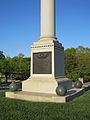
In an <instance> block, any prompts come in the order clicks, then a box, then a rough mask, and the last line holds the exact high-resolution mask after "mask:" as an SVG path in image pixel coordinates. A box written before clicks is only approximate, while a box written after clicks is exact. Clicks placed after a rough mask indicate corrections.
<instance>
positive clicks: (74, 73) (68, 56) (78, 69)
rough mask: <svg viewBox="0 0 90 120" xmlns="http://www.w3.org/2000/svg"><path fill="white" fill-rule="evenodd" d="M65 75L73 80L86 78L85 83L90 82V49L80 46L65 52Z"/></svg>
mask: <svg viewBox="0 0 90 120" xmlns="http://www.w3.org/2000/svg"><path fill="white" fill-rule="evenodd" d="M65 73H66V76H67V77H68V78H70V79H72V80H76V79H78V77H79V76H80V75H82V76H84V81H90V48H85V47H83V46H78V47H77V48H68V49H66V50H65Z"/></svg>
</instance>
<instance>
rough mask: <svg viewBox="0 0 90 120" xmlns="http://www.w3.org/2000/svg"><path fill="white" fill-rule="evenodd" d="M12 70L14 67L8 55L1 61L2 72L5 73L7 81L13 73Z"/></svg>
mask: <svg viewBox="0 0 90 120" xmlns="http://www.w3.org/2000/svg"><path fill="white" fill-rule="evenodd" d="M12 71H13V67H12V64H11V58H10V57H6V58H5V59H4V60H3V61H2V63H1V73H2V74H3V75H5V78H6V82H7V80H8V77H10V75H11V74H12Z"/></svg>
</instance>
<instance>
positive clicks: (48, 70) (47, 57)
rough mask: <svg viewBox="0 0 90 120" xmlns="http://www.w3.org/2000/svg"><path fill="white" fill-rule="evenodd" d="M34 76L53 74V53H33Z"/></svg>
mask: <svg viewBox="0 0 90 120" xmlns="http://www.w3.org/2000/svg"><path fill="white" fill-rule="evenodd" d="M33 74H52V53H51V52H39V53H33Z"/></svg>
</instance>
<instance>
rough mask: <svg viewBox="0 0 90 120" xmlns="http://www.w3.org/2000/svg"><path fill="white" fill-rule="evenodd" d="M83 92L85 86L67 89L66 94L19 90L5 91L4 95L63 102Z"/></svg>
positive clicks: (30, 99)
mask: <svg viewBox="0 0 90 120" xmlns="http://www.w3.org/2000/svg"><path fill="white" fill-rule="evenodd" d="M84 92H85V88H82V89H75V88H73V89H71V90H68V92H67V94H66V96H57V95H56V94H48V93H37V92H26V91H19V92H6V97H8V98H15V99H21V100H26V101H34V102H55V103H65V102H69V101H71V100H72V99H74V98H75V97H77V96H80V95H82V94H83V93H84Z"/></svg>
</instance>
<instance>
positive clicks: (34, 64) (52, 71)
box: [22, 0, 72, 94]
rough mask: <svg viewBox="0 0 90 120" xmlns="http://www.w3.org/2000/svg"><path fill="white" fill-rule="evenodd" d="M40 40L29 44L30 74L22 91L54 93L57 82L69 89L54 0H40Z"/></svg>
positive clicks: (23, 83)
mask: <svg viewBox="0 0 90 120" xmlns="http://www.w3.org/2000/svg"><path fill="white" fill-rule="evenodd" d="M40 21H41V25H40V27H41V28H40V40H39V41H38V42H35V43H34V44H33V45H32V46H31V76H30V78H29V79H28V80H25V81H23V82H22V91H28V92H38V93H50V94H56V87H57V86H58V84H61V85H64V86H65V87H66V88H67V89H70V88H71V86H72V83H71V81H70V80H68V79H67V78H66V77H65V74H64V47H63V46H62V44H61V43H59V41H58V40H57V38H56V31H55V0H41V20H40Z"/></svg>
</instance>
